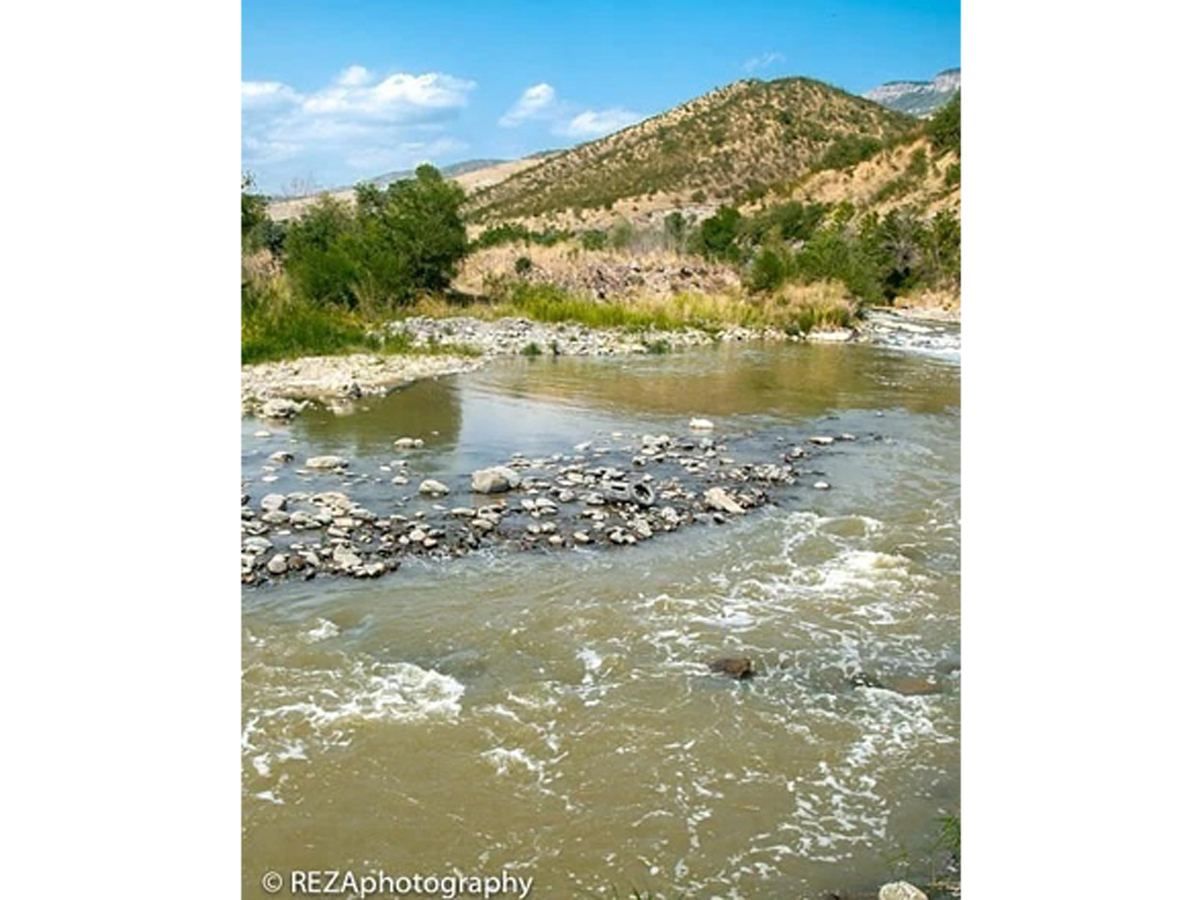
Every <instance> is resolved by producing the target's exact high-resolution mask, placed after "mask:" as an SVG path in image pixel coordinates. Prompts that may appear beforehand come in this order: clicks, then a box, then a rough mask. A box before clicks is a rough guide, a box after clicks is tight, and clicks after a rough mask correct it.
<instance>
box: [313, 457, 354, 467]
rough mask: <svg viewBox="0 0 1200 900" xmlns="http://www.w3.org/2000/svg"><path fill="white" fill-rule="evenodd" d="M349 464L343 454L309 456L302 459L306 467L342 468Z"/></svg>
mask: <svg viewBox="0 0 1200 900" xmlns="http://www.w3.org/2000/svg"><path fill="white" fill-rule="evenodd" d="M348 465H350V462H349V460H347V459H346V458H345V457H343V456H310V457H309V458H308V459H306V460H305V461H304V467H305V468H306V469H344V468H345V467H346V466H348Z"/></svg>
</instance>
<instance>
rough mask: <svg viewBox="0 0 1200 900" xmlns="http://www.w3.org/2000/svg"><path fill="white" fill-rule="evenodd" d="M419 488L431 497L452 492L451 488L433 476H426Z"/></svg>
mask: <svg viewBox="0 0 1200 900" xmlns="http://www.w3.org/2000/svg"><path fill="white" fill-rule="evenodd" d="M417 490H418V491H420V492H421V493H422V494H426V495H428V496H431V497H442V496H444V495H446V494H448V493H450V488H448V487H446V486H445V485H444V484H442V483H441V482H440V481H436V480H434V479H433V478H426V479H425V480H424V481H422V482H421V484H420V486H419V487H418V488H417Z"/></svg>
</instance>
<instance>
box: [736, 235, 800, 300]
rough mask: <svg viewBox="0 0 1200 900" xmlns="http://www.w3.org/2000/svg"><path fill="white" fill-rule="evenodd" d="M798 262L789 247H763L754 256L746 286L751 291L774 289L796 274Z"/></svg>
mask: <svg viewBox="0 0 1200 900" xmlns="http://www.w3.org/2000/svg"><path fill="white" fill-rule="evenodd" d="M795 271H796V263H795V259H794V258H793V257H792V254H791V252H790V251H789V250H788V248H787V247H784V246H781V245H772V246H766V247H763V248H762V249H761V250H759V251H758V254H757V255H756V256H755V257H754V261H753V262H752V263H751V264H750V271H749V273H748V274H747V278H746V286H747V287H748V288H750V290H751V291H754V292H756V293H757V292H761V291H774V290H777V289H778V288H779V287H781V286H782V285H783V283H784V282H786V281H787V280H788V279H790V278H792V277H793V276H794V275H795Z"/></svg>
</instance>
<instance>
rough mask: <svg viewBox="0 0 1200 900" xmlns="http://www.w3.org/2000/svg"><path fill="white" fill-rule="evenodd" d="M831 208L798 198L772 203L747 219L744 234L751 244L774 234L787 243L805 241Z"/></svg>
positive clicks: (743, 229)
mask: <svg viewBox="0 0 1200 900" xmlns="http://www.w3.org/2000/svg"><path fill="white" fill-rule="evenodd" d="M828 211H829V206H828V204H825V203H801V202H800V201H799V200H791V201H788V202H787V203H780V204H778V205H776V206H769V207H767V208H766V209H764V210H762V211H761V212H759V213H758V214H756V215H754V216H752V217H751V218H749V219H746V220H745V221H744V222H743V225H742V234H743V235H744V236H745V239H746V241H747V242H748V243H750V244H761V243H763V242H764V241H766V240H767V238H768V236H769V235H772V234H774V235H775V236H776V237H778V238H779V239H780V240H783V241H787V242H788V243H797V242H799V241H806V240H808V239H809V237H811V236H812V233H813V232H814V231H815V230H816V228H817V226H818V225H820V224H821V221H822V219H824V218H825V215H826V213H827V212H828Z"/></svg>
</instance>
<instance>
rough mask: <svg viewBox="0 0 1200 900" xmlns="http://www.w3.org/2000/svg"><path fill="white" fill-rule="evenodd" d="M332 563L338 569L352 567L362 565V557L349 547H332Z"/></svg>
mask: <svg viewBox="0 0 1200 900" xmlns="http://www.w3.org/2000/svg"><path fill="white" fill-rule="evenodd" d="M333 564H334V565H335V566H337V567H338V568H339V569H353V568H354V567H356V566H360V565H362V557H361V556H359V555H358V554H357V553H355V552H354V551H353V550H351V549H350V548H349V547H334V548H333Z"/></svg>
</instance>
